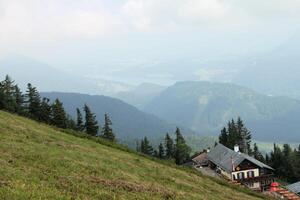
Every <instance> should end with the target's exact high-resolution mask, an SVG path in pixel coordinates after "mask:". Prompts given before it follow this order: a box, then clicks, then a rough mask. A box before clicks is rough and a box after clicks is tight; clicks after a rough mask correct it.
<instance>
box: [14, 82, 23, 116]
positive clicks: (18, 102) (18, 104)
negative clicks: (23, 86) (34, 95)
mask: <svg viewBox="0 0 300 200" xmlns="http://www.w3.org/2000/svg"><path fill="white" fill-rule="evenodd" d="M14 97H15V112H17V113H18V114H22V115H23V114H24V102H25V100H24V95H23V94H22V92H21V90H20V88H19V87H18V85H15V88H14Z"/></svg>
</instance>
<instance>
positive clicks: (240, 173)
mask: <svg viewBox="0 0 300 200" xmlns="http://www.w3.org/2000/svg"><path fill="white" fill-rule="evenodd" d="M237 176H238V179H244V178H245V176H244V172H239V173H238V174H237Z"/></svg>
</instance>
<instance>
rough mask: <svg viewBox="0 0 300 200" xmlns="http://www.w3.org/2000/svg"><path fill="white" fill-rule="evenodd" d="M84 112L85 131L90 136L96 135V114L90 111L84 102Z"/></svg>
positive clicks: (97, 127)
mask: <svg viewBox="0 0 300 200" xmlns="http://www.w3.org/2000/svg"><path fill="white" fill-rule="evenodd" d="M83 110H84V112H85V130H86V133H87V134H89V135H92V136H97V135H98V130H99V126H98V122H97V120H96V116H95V114H94V113H92V111H91V109H90V108H89V107H88V106H87V105H86V104H85V105H84V108H83Z"/></svg>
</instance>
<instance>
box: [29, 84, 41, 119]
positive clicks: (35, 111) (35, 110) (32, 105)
mask: <svg viewBox="0 0 300 200" xmlns="http://www.w3.org/2000/svg"><path fill="white" fill-rule="evenodd" d="M26 98H27V101H26V103H27V109H28V114H29V117H31V118H33V119H35V120H38V121H39V120H40V113H41V107H40V106H41V97H40V94H39V92H38V91H37V89H36V88H35V87H33V86H32V85H31V84H30V83H28V85H27V94H26Z"/></svg>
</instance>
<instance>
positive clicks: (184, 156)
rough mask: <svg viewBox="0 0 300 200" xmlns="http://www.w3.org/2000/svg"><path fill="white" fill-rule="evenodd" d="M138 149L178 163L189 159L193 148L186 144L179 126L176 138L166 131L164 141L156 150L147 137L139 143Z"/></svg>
mask: <svg viewBox="0 0 300 200" xmlns="http://www.w3.org/2000/svg"><path fill="white" fill-rule="evenodd" d="M137 151H138V152H142V153H144V154H146V155H150V156H154V157H157V158H160V159H167V160H173V161H174V162H175V163H176V164H177V165H181V164H184V163H185V162H187V161H189V159H190V153H191V148H190V147H189V146H188V145H187V144H186V142H185V139H184V137H183V136H182V134H181V131H180V129H179V128H176V131H175V140H173V139H172V137H171V136H170V135H169V134H168V133H166V135H165V138H164V142H163V143H160V144H159V146H158V149H157V150H155V149H154V148H153V147H152V146H151V144H150V142H149V140H148V138H147V137H145V138H144V139H142V140H141V141H140V142H139V143H137Z"/></svg>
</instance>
